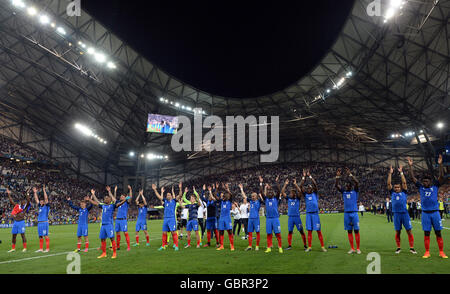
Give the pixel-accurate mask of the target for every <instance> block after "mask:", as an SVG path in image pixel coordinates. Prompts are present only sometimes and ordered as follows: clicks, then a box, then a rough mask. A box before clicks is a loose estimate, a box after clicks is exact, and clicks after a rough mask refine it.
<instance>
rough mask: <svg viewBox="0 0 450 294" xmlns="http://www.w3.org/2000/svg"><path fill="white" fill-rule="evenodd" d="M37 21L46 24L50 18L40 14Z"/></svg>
mask: <svg viewBox="0 0 450 294" xmlns="http://www.w3.org/2000/svg"><path fill="white" fill-rule="evenodd" d="M39 21H40V22H41V23H42V24H48V23H49V22H50V19H49V18H48V16H47V15H42V16H41V17H40V18H39Z"/></svg>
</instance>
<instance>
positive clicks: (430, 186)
mask: <svg viewBox="0 0 450 294" xmlns="http://www.w3.org/2000/svg"><path fill="white" fill-rule="evenodd" d="M407 160H408V164H409V169H410V173H411V178H412V180H413V182H414V183H415V184H416V187H417V188H418V189H419V194H420V204H421V207H422V229H423V231H424V235H425V236H424V243H425V254H424V255H423V258H429V257H430V256H431V255H430V234H431V228H432V227H433V229H434V233H435V234H436V241H437V243H438V247H439V256H440V257H442V258H448V257H447V255H445V253H444V240H443V239H442V234H441V231H442V220H441V216H440V215H439V203H438V190H439V186H440V185H442V184H443V183H444V181H445V178H444V165H443V164H442V155H441V154H439V158H438V164H439V180H438V181H436V180H434V181H432V176H430V175H426V176H424V177H423V178H422V183H421V182H419V180H418V179H417V178H416V177H415V175H414V169H413V160H412V159H411V158H409V157H408V158H407Z"/></svg>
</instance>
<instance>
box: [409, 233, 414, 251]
mask: <svg viewBox="0 0 450 294" xmlns="http://www.w3.org/2000/svg"><path fill="white" fill-rule="evenodd" d="M408 240H409V248H414V236H413V234H412V233H410V234H408Z"/></svg>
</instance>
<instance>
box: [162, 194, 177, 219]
mask: <svg viewBox="0 0 450 294" xmlns="http://www.w3.org/2000/svg"><path fill="white" fill-rule="evenodd" d="M176 207H177V201H176V200H175V199H172V200H170V201H168V200H167V199H164V218H165V219H166V218H167V219H169V218H170V219H174V218H175V209H176Z"/></svg>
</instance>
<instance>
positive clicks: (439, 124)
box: [436, 122, 444, 129]
mask: <svg viewBox="0 0 450 294" xmlns="http://www.w3.org/2000/svg"><path fill="white" fill-rule="evenodd" d="M436 127H437V128H438V129H442V128H443V127H444V123H443V122H438V123H437V125H436Z"/></svg>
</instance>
